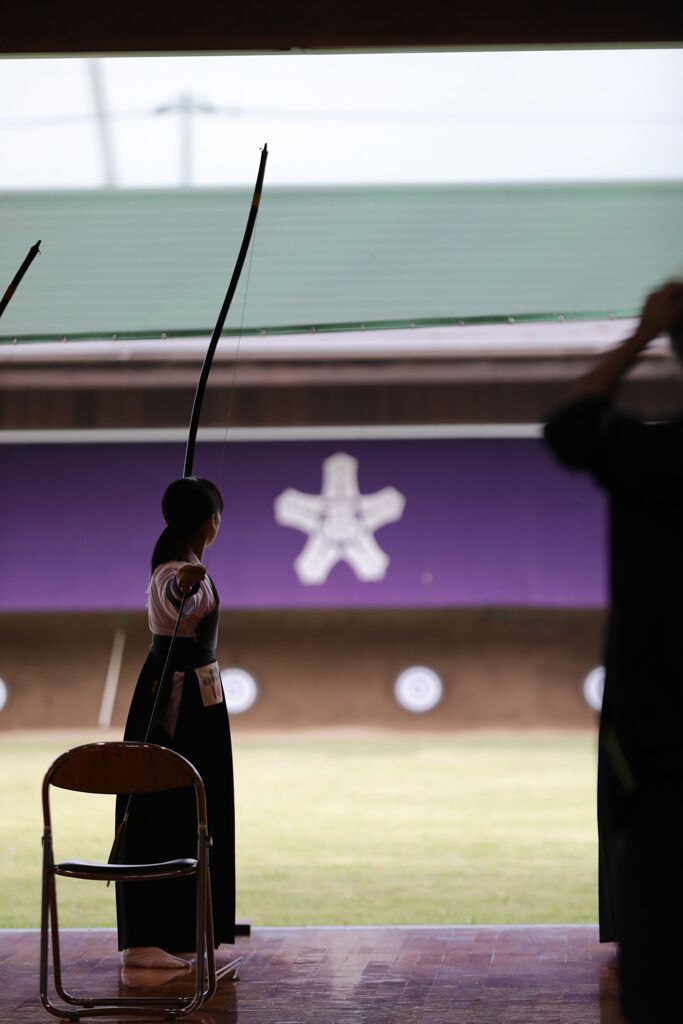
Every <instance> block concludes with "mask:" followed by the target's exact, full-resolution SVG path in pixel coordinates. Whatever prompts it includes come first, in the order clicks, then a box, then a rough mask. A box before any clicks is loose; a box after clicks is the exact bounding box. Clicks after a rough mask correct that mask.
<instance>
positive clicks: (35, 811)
mask: <svg viewBox="0 0 683 1024" xmlns="http://www.w3.org/2000/svg"><path fill="white" fill-rule="evenodd" d="M97 738H100V737H98V736H96V735H95V736H93V735H90V736H84V735H78V736H76V735H70V736H68V737H65V736H64V735H62V736H59V737H55V736H54V735H52V734H49V733H46V734H45V735H44V736H40V735H36V734H34V735H33V736H31V737H26V736H21V735H17V736H13V735H12V734H11V733H4V734H2V735H1V738H0V807H1V809H2V811H1V815H2V816H1V821H0V927H5V928H8V927H36V926H37V925H38V921H39V902H40V896H39V891H40V884H39V883H40V856H41V844H40V834H41V812H40V784H41V780H42V776H43V773H44V771H45V769H46V768H47V766H48V765H49V763H50V762H51V760H52V759H53V758H54V757H55V756H57V754H59V753H61V752H62V751H63V750H65V749H68V747H70V746H75V745H76V744H77V743H82V742H88V741H92V740H93V739H97ZM235 770H236V777H237V814H238V915H239V916H240V917H246V918H248V919H250V920H251V921H252V923H253V924H254V925H257V926H258V925H295V924H296V925H306V924H309V925H313V924H315V925H322V924H337V925H344V924H485V923H505V922H507V923H527V922H529V923H560V922H562V923H572V922H573V923H585V922H593V921H595V920H596V919H597V900H596V892H597V878H596V865H597V849H596V834H595V823H594V822H595V811H594V805H595V739H594V737H593V736H591V735H589V734H583V735H581V734H562V733H558V734H552V735H542V734H524V733H510V734H505V735H475V734H457V735H448V736H443V735H440V736H420V737H403V736H395V735H394V736H389V735H382V736H378V737H365V738H351V737H349V738H340V737H334V736H330V737H310V738H308V737H302V736H301V735H291V736H286V735H283V736H282V738H273V737H268V738H266V737H263V738H248V739H244V738H240V739H239V740H238V741H237V742H236V744H235ZM56 795H57V797H58V798H59V799H58V800H57V802H56V805H55V823H56V824H57V823H59V822H60V821H61V822H62V828H61V829H57V831H56V855H57V857H58V858H66V857H67V856H78V857H80V859H88V858H101V857H104V858H105V859H106V855H107V852H108V849H109V846H110V844H111V838H112V828H111V820H112V804H111V802H110V798H107V797H81V796H76V795H74V794H67V793H64V792H60V791H58V792H57V794H56ZM60 907H61V908H62V913H61V924H63V925H64V926H67V927H68V926H72V927H86V926H105V927H108V926H112V925H113V924H114V920H115V919H114V908H113V887H112V888H110V889H106V888H105V886H104V884H100V883H86V882H78V881H72V880H65V881H64V882H63V883H62V884H61V887H60Z"/></svg>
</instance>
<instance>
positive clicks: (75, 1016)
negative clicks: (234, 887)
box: [40, 743, 222, 1021]
mask: <svg viewBox="0 0 683 1024" xmlns="http://www.w3.org/2000/svg"><path fill="white" fill-rule="evenodd" d="M50 786H56V787H58V788H60V789H69V790H74V791H76V792H81V793H109V794H136V793H158V792H161V791H162V790H168V789H177V788H179V787H182V786H193V787H194V792H195V797H196V806H197V856H196V857H195V858H183V859H179V860H170V861H165V862H162V863H157V864H90V863H85V862H81V861H63V862H62V863H59V864H55V862H54V856H53V849H52V821H51V816H50ZM134 798H135V797H134V796H133V799H134ZM43 826H44V827H43V893H42V912H41V926H40V999H41V1002H42V1004H43V1006H44V1007H45V1009H46V1010H47V1011H48V1012H49V1013H52V1014H54V1016H56V1017H62V1018H65V1019H67V1020H75V1021H77V1020H79V1019H80V1018H81V1017H120V1016H123V1015H124V1014H125V1015H134V1016H136V1017H139V1016H148V1017H157V1018H159V1017H162V1018H167V1019H169V1018H170V1019H174V1018H176V1017H184V1016H186V1015H187V1014H189V1013H192V1012H193V1011H195V1010H197V1009H198V1008H199V1007H200V1006H201V1005H202V1003H204V1002H205V1001H206V1000H207V999H210V998H211V997H212V996H213V995H214V993H215V991H216V964H215V959H214V945H213V918H212V913H211V891H210V885H211V882H210V878H209V870H208V856H209V853H208V851H209V846H210V845H211V840H210V838H209V834H208V830H207V819H206V796H205V793H204V784H203V782H202V779H201V776H200V775H199V773H198V772H197V770H196V769H195V768H194V767H193V765H191V764H190V762H189V761H188V760H186V758H184V757H181V756H180V754H176V753H175V752H174V751H172V750H167V749H166V747H160V746H156V745H155V744H151V743H89V744H87V745H86V746H82V747H75V748H74V749H73V750H69V751H67V752H66V753H65V754H62V755H61V756H60V757H58V758H57V760H56V761H55V762H54V763H53V764H52V765H51V766H50V768H49V769H48V771H47V774H46V775H45V779H44V781H43ZM187 875H196V878H197V907H196V921H197V959H196V967H195V990H194V994H192V995H186V996H166V997H161V996H144V997H142V996H125V997H124V996H117V997H115V996H112V997H109V998H102V997H100V998H93V997H89V996H76V995H72V994H71V993H69V992H67V990H66V989H65V988H64V983H63V981H62V965H61V953H60V948H59V922H58V918H57V888H56V883H55V879H56V877H57V876H60V877H64V878H85V879H93V880H96V881H106V882H109V881H112V882H136V881H145V882H149V881H151V880H153V879H164V880H166V879H170V878H183V877H185V876H187ZM48 932H51V933H52V966H53V974H54V987H55V989H56V991H57V993H58V995H59V996H60V997H61V998H62V999H63V1000H64V1003H66V1004H67V1005H66V1006H58V1005H56V1004H55V1003H53V1002H51V1000H50V998H49V995H48ZM221 973H222V972H221Z"/></svg>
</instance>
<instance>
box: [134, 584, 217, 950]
mask: <svg viewBox="0 0 683 1024" xmlns="http://www.w3.org/2000/svg"><path fill="white" fill-rule="evenodd" d="M214 594H215V590H214ZM217 623H218V601H217V595H216V607H215V609H214V611H213V612H212V613H211V614H209V615H208V616H206V617H205V618H204V619H202V620H201V621H200V623H199V625H198V627H197V630H196V638H187V637H180V638H177V639H176V642H175V645H174V648H173V655H172V665H171V666H169V671H168V673H167V680H166V683H165V686H164V693H163V694H162V696H161V699H160V701H159V705H158V706H157V708H156V710H155V711H154V722H153V723H152V730H151V733H150V735H149V739H148V742H151V743H158V744H160V745H161V746H164V747H168V748H170V749H171V750H174V751H176V752H177V753H178V754H182V756H183V757H186V758H187V760H188V761H190V762H191V763H192V764H193V765H194V766H195V768H196V769H197V770H198V772H199V774H200V775H201V777H202V780H203V782H204V787H205V790H206V799H207V813H208V821H209V834H210V835H211V839H212V843H213V845H212V847H211V849H210V876H211V897H212V906H213V922H214V936H215V944H216V946H218V945H219V944H220V943H222V942H234V937H235V815H234V791H233V769H232V750H231V743H230V727H229V722H228V715H227V710H226V707H225V700H221V702H220V703H217V704H213V705H211V706H209V707H205V706H204V704H203V703H202V699H201V696H200V691H199V683H198V680H197V676H196V675H195V672H194V669H195V668H200V667H201V666H204V665H208V664H209V663H211V662H212V661H214V660H215V644H216V634H217ZM169 643H170V637H154V639H153V643H152V647H151V650H150V653H149V656H148V657H147V660H146V662H145V664H144V665H143V668H142V672H141V673H140V677H139V679H138V682H137V686H136V688H135V693H134V695H133V700H132V703H131V707H130V712H129V714H128V720H127V722H126V730H125V734H124V739H126V740H137V741H142V740H144V739H145V734H146V732H147V728H148V725H149V722H150V717H151V715H152V710H153V708H154V701H155V697H156V691H157V687H158V685H159V680H160V678H161V673H162V670H163V667H164V662H165V660H166V654H167V652H168V647H169ZM177 672H184V679H183V683H182V695H181V697H180V703H179V706H178V708H177V719H176V721H175V723H172V724H170V723H169V720H168V715H167V711H168V705H169V700H170V694H171V685H170V684H171V680H172V678H173V673H177ZM171 717H172V718H175V717H176V716H175V715H172V716H171ZM173 724H174V725H175V728H173ZM169 730H171V731H172V733H173V734H172V735H170V733H169ZM126 803H127V798H125V797H120V798H119V799H118V801H117V815H116V822H117V825H118V824H119V822H120V820H121V818H122V816H123V812H124V810H125V806H126ZM196 829H197V825H196V811H195V801H194V794H193V790H192V789H190V788H187V789H177V790H171V791H169V792H167V793H160V794H154V795H142V796H139V795H134V796H133V798H132V800H131V803H130V810H129V819H128V823H127V826H126V828H125V830H124V835H123V842H122V845H121V848H120V850H119V852H118V854H117V860H119V861H121V862H124V863H142V862H152V861H164V860H170V859H172V858H175V857H193V856H196V849H197V832H196ZM116 888H117V892H116V905H117V918H118V939H119V949H128V948H131V947H136V946H158V947H159V948H161V949H165V950H167V951H168V952H170V953H181V952H190V951H193V950H194V949H195V947H196V918H195V879H194V878H192V877H190V878H182V879H173V880H171V881H164V882H158V881H155V882H127V883H117V887H116Z"/></svg>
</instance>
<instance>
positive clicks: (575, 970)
mask: <svg viewBox="0 0 683 1024" xmlns="http://www.w3.org/2000/svg"><path fill="white" fill-rule="evenodd" d="M236 948H237V950H238V952H239V954H240V955H242V956H244V964H243V968H242V973H241V979H240V981H238V982H237V983H232V982H228V981H223V982H221V984H220V986H219V990H218V993H217V995H216V997H215V998H214V999H213V1000H212V1001H211V1002H210V1003H208V1004H207V1005H206V1007H205V1008H204V1009H203V1010H201V1011H200V1012H199V1013H197V1014H195V1015H194V1016H193V1017H192V1018H191V1020H192V1021H203V1022H204V1024H623V1021H622V1017H621V1015H620V1014H619V1010H618V1004H617V997H616V984H615V972H614V950H613V948H612V947H611V946H605V945H600V944H599V943H598V940H597V929H596V928H593V927H583V926H548V927H546V926H536V927H513V926H508V927H501V928H499V927H481V928H480V927H457V928H449V927H441V928H416V927H407V928H263V929H256V930H254V932H253V933H252V935H251V937H250V938H244V939H238V942H237V947H236ZM232 949H233V947H222V948H221V950H219V959H221V960H226V959H227V958H228V954H229V953H231V952H232ZM63 952H64V961H65V982H66V985H67V988H69V989H71V990H72V991H74V992H76V991H79V990H81V991H83V990H86V989H87V990H88V992H89V994H92V995H97V994H101V993H103V992H105V991H108V992H111V991H112V990H113V991H114V993H119V992H120V993H121V994H129V993H131V992H132V991H134V990H133V989H131V988H130V986H131V985H135V986H136V988H138V987H141V986H158V985H159V983H160V980H163V981H165V983H166V985H165V987H167V988H168V990H169V991H173V992H177V991H180V989H181V986H182V985H183V984H184V985H186V984H187V982H186V978H185V979H183V980H182V981H178V979H177V978H176V979H170V978H167V977H166V975H167V973H168V972H158V971H128V973H127V975H124V976H122V971H121V968H120V965H119V960H118V954H117V953H116V943H115V937H114V933H113V932H110V931H105V930H91V931H86V930H83V931H70V932H65V933H64V942H63ZM147 994H150V993H149V992H148V993H147ZM50 1019H51V1018H50V1017H49V1016H48V1014H47V1013H46V1012H45V1011H44V1010H43V1008H42V1007H41V1005H40V1002H39V1000H38V935H37V933H36V932H35V931H0V1024H10V1022H11V1024H33V1022H34V1021H42V1022H45V1021H48V1020H50ZM109 1019H111V1018H109ZM188 1019H190V1018H188Z"/></svg>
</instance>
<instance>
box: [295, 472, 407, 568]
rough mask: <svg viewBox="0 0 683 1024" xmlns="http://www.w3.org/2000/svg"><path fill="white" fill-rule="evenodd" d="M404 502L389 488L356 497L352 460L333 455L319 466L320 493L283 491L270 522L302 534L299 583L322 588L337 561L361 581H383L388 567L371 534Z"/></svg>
mask: <svg viewBox="0 0 683 1024" xmlns="http://www.w3.org/2000/svg"><path fill="white" fill-rule="evenodd" d="M405 503H406V500H405V498H404V496H403V495H402V494H401V493H400V492H399V491H397V490H396V488H395V487H384V488H383V489H382V490H381V491H377V492H376V493H375V494H361V493H360V492H359V490H358V460H357V459H354V458H353V456H351V455H346V454H345V453H344V452H338V453H337V454H336V455H331V456H330V457H329V458H328V459H325V461H324V462H323V488H322V494H302V492H301V491H296V490H294V488H292V487H288V488H287V490H286V491H283V492H282V494H280V495H279V496H278V497H277V498H276V499H275V521H276V522H277V523H279V524H280V525H281V526H292V527H294V529H296V530H302V531H303V532H304V533H307V534H308V541H307V542H306V544H305V546H304V549H303V551H302V552H301V554H300V555H299V556H298V558H297V559H296V560H295V562H294V568H295V570H296V574H297V576H298V577H299V580H300V581H301V583H306V584H316V583H317V584H319V583H324V582H325V580H326V579H327V577H328V576H329V574H330V570H331V569H332V567H333V566H335V565H336V564H337V562H342V561H343V562H346V563H347V564H348V565H350V566H351V568H352V569H353V571H354V572H355V574H356V576H357V577H358V579H359V580H363V581H364V582H367V581H373V580H381V579H384V576H385V573H386V571H387V567H388V565H389V556H388V555H387V554H386V552H384V551H382V549H381V547H380V546H379V544H378V543H377V541H376V540H375V538H374V531H375V530H378V529H379V528H380V526H385V525H386V524H387V523H394V522H396V521H397V520H398V519H400V518H401V516H402V515H403V509H404V507H405Z"/></svg>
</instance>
